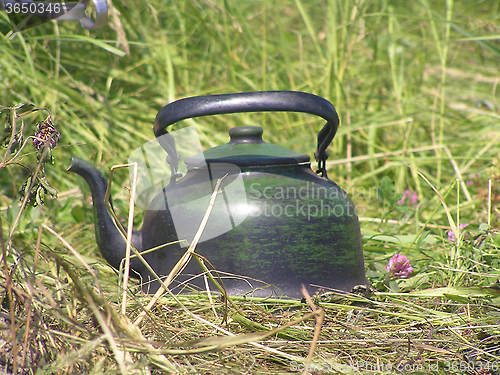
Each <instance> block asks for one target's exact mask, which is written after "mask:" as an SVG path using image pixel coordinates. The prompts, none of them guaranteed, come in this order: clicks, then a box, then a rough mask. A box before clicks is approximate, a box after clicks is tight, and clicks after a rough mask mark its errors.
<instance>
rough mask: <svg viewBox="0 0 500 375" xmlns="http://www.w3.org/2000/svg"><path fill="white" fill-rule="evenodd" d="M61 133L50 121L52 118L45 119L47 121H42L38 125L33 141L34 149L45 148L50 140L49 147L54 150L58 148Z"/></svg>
mask: <svg viewBox="0 0 500 375" xmlns="http://www.w3.org/2000/svg"><path fill="white" fill-rule="evenodd" d="M60 136H61V133H59V132H58V131H57V130H56V129H55V128H54V125H53V124H52V121H50V118H47V119H45V121H41V122H39V123H38V126H37V127H36V132H35V139H33V147H35V148H36V149H37V150H40V148H42V147H43V145H44V144H45V142H46V141H47V140H48V139H49V138H50V144H49V147H50V148H51V149H53V148H54V147H55V146H56V143H57V141H58V140H59V137H60Z"/></svg>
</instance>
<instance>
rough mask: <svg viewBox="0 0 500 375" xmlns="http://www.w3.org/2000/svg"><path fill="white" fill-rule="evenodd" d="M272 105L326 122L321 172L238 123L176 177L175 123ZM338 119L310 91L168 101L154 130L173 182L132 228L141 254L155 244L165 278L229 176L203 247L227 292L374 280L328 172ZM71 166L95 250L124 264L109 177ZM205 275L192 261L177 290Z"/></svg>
mask: <svg viewBox="0 0 500 375" xmlns="http://www.w3.org/2000/svg"><path fill="white" fill-rule="evenodd" d="M269 111H292V112H303V113H309V114H313V115H317V116H320V117H322V118H323V119H324V120H326V124H325V125H324V127H323V128H322V129H321V131H320V132H319V134H318V147H317V150H316V152H315V158H316V160H317V162H318V171H316V172H314V171H313V170H312V169H311V163H310V159H309V156H307V155H301V154H298V153H296V152H294V151H290V150H287V149H285V148H283V147H281V146H278V145H273V144H269V143H266V142H265V141H264V140H263V139H262V134H263V129H262V128H261V127H257V126H241V127H236V128H233V129H231V130H230V131H229V136H230V140H229V142H228V143H227V144H225V145H222V146H218V147H215V148H212V149H210V150H208V151H206V152H204V153H202V154H199V155H195V156H190V157H188V158H186V159H185V160H184V163H185V164H186V165H187V170H188V171H187V173H186V175H185V176H184V177H182V178H180V179H179V177H180V176H179V174H178V173H177V169H178V163H179V157H178V153H177V148H176V144H175V139H174V137H172V136H171V134H170V133H169V132H168V131H167V128H168V126H170V125H172V124H174V123H176V122H179V121H181V120H185V119H188V118H193V117H199V116H208V115H217V114H228V113H238V112H269ZM338 125H339V118H338V115H337V112H336V111H335V108H334V107H333V105H332V104H331V103H330V102H329V101H327V100H325V99H323V98H321V97H318V96H315V95H312V94H308V93H303V92H293V91H268V92H249V93H237V94H228V95H213V96H200V97H191V98H186V99H181V100H178V101H175V102H173V103H170V104H168V105H166V106H165V107H163V108H162V109H161V110H160V112H159V113H158V115H157V116H156V121H155V124H154V133H155V136H156V137H157V140H158V142H159V143H160V144H161V146H162V147H163V149H164V150H165V151H166V152H167V153H168V158H167V160H168V163H169V164H170V169H171V172H172V173H171V179H170V182H169V183H168V185H167V186H165V187H164V188H163V189H162V190H161V192H160V193H159V194H158V195H157V196H156V197H155V198H153V199H152V201H151V202H150V204H149V206H148V209H147V212H146V213H145V217H144V224H143V227H142V229H141V230H140V231H134V232H133V237H132V243H133V245H134V246H135V248H136V249H137V250H139V251H141V252H144V251H146V250H148V249H153V248H156V250H154V251H151V252H145V254H144V258H145V259H146V261H147V262H148V263H149V265H150V266H151V267H152V269H153V270H154V271H155V272H156V273H157V275H159V276H161V277H164V276H166V275H168V274H169V272H170V271H171V269H172V268H173V266H174V265H175V264H176V263H177V262H178V260H179V259H180V258H181V257H182V255H183V254H184V253H185V251H186V247H185V246H183V245H182V244H180V243H178V242H177V243H175V244H171V245H166V244H170V243H172V242H175V241H177V240H182V239H186V240H187V241H191V240H192V238H193V236H194V234H195V232H196V230H197V229H198V227H199V225H200V222H201V218H202V217H203V215H204V214H205V212H206V210H207V206H208V201H209V198H210V195H211V194H212V191H213V189H214V186H215V181H216V180H218V179H220V178H222V177H224V176H225V178H224V179H223V180H222V183H221V188H220V194H219V196H218V197H217V199H216V204H215V205H214V208H213V210H212V214H211V216H210V218H209V220H208V223H207V225H206V227H205V229H204V233H203V236H202V238H201V239H200V242H199V243H198V245H197V248H196V252H197V253H198V254H200V255H202V256H203V257H204V258H205V259H206V260H207V261H208V263H207V264H210V265H212V266H213V268H214V269H215V270H217V275H218V277H220V280H221V281H222V282H223V285H224V287H225V290H226V292H227V293H228V294H229V295H240V294H249V293H251V294H252V295H253V296H257V297H267V296H272V295H274V296H284V297H289V298H299V297H301V292H300V286H301V284H304V285H306V287H307V288H308V290H309V292H310V293H315V292H316V291H318V290H319V289H321V288H323V289H324V290H331V289H335V290H342V291H350V290H351V289H352V288H353V287H355V286H357V285H366V286H367V285H368V281H367V280H366V277H365V269H364V260H363V249H362V243H361V232H360V227H359V221H358V217H357V215H356V208H355V206H354V204H353V202H352V201H351V199H350V198H349V196H348V195H347V193H346V192H345V191H344V190H342V189H341V188H340V187H339V186H338V185H337V184H336V183H335V182H333V181H331V180H329V179H328V178H327V174H326V165H325V163H326V159H327V157H328V154H327V152H326V148H327V147H328V145H329V144H330V142H331V141H332V139H333V138H334V136H335V133H336V132H337V128H338ZM69 170H70V171H72V172H75V173H77V174H79V175H81V176H82V177H83V178H84V179H85V180H86V181H87V183H88V184H89V186H90V189H91V192H92V196H93V205H94V217H95V229H96V240H97V244H98V247H99V249H100V251H101V253H102V255H103V256H104V258H105V259H106V260H107V261H108V262H109V263H110V264H111V265H112V266H113V267H115V268H118V267H119V265H120V262H121V261H122V259H123V258H124V255H125V247H126V244H125V240H124V239H123V236H122V235H121V233H120V232H119V230H118V229H117V228H116V226H115V224H114V222H113V220H112V219H111V217H110V216H109V214H108V212H107V210H106V208H105V204H104V195H105V190H106V186H107V183H106V179H105V178H104V177H103V175H102V174H101V173H100V172H99V171H98V170H97V169H96V168H95V167H94V166H92V165H90V164H89V163H87V162H85V161H83V160H81V159H78V158H76V157H73V160H72V165H71V167H70V168H69ZM131 270H132V271H133V272H132V274H135V275H137V276H139V277H140V278H141V279H142V282H143V290H144V291H145V292H155V291H156V290H157V289H158V287H159V285H158V284H159V283H158V282H157V281H156V280H155V278H153V277H152V275H151V274H150V273H149V271H148V270H147V268H146V267H145V266H144V264H143V263H142V262H140V261H139V260H138V259H137V258H134V259H133V261H132V262H131ZM201 274H202V270H201V268H200V267H199V265H198V263H197V262H195V261H194V260H191V262H190V263H189V264H188V265H187V267H186V268H185V269H184V270H183V273H182V275H181V276H180V277H178V278H177V279H176V280H175V281H174V284H172V285H171V287H172V288H174V289H177V288H180V289H178V290H182V291H186V290H191V291H192V290H203V289H204V288H205V283H204V280H203V277H201V276H200V275H201ZM212 287H213V286H212Z"/></svg>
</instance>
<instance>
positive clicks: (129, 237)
mask: <svg viewBox="0 0 500 375" xmlns="http://www.w3.org/2000/svg"><path fill="white" fill-rule="evenodd" d="M132 166H133V168H134V173H133V179H132V190H131V192H130V200H129V212H128V224H127V247H126V248H125V267H124V271H123V297H122V314H123V315H125V314H126V312H127V286H128V279H129V273H130V247H131V244H132V228H133V226H134V202H135V193H136V188H137V168H138V164H137V163H133V164H132ZM112 169H113V168H112Z"/></svg>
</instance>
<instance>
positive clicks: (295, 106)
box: [153, 91, 339, 177]
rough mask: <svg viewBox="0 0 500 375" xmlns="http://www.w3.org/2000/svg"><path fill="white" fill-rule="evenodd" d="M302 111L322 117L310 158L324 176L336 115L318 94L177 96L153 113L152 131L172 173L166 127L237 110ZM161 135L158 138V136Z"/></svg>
mask: <svg viewBox="0 0 500 375" xmlns="http://www.w3.org/2000/svg"><path fill="white" fill-rule="evenodd" d="M278 111H280V112H282V111H286V112H302V113H310V114H313V115H317V116H320V117H322V118H323V119H325V120H326V121H327V122H326V124H325V126H324V127H323V128H322V129H321V130H320V132H319V133H318V148H317V149H316V152H315V153H314V157H315V158H316V161H317V162H318V168H319V170H318V171H317V173H321V176H323V177H327V176H326V159H327V158H328V153H327V152H326V148H327V147H328V145H329V144H330V142H331V141H332V140H333V138H334V137H335V134H336V133H337V129H338V127H339V116H338V114H337V111H336V110H335V108H334V107H333V105H332V103H330V102H329V101H328V100H326V99H324V98H321V97H319V96H316V95H313V94H308V93H305V92H298V91H258V92H244V93H236V94H225V95H208V96H195V97H191V98H185V99H180V100H177V101H175V102H172V103H170V104H167V105H166V106H165V107H163V108H162V109H161V110H160V112H158V115H157V116H156V120H155V124H154V128H153V129H154V134H155V136H156V137H157V138H158V141H159V143H160V144H161V146H162V147H163V149H164V150H165V151H166V152H167V154H169V157H168V159H167V160H168V162H169V163H170V165H171V168H172V172H173V173H172V175H174V173H176V172H177V165H178V161H179V157H178V155H177V151H176V147H175V142H174V140H173V137H168V136H167V137H162V136H165V135H167V134H168V131H167V127H168V126H170V125H172V124H174V123H176V122H179V121H182V120H185V119H188V118H192V117H201V116H210V115H220V114H228V113H240V112H278ZM160 137H161V138H160Z"/></svg>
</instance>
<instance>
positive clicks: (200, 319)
mask: <svg viewBox="0 0 500 375" xmlns="http://www.w3.org/2000/svg"><path fill="white" fill-rule="evenodd" d="M499 3H500V2H499V1H495V0H489V1H475V2H467V1H453V0H447V1H446V2H438V3H436V2H430V1H425V0H422V1H418V2H409V3H408V2H396V1H382V2H370V1H366V0H356V1H355V0H338V1H333V0H325V1H321V2H320V1H305V0H295V1H285V2H283V1H281V2H278V1H275V0H268V1H252V2H234V1H233V2H227V1H226V2H222V1H215V2H214V1H191V2H180V3H179V2H160V1H149V2H148V4H146V3H143V2H142V3H141V2H138V3H136V2H128V3H124V2H118V1H114V2H113V7H112V9H111V13H110V19H109V26H107V27H105V28H103V29H101V30H98V31H86V30H84V29H82V28H81V27H80V25H79V24H78V23H59V24H57V23H53V22H51V23H47V24H44V25H41V26H39V27H36V28H33V29H30V30H27V31H25V32H23V33H22V34H16V35H15V36H13V35H10V34H9V33H8V32H7V31H6V32H4V33H3V34H0V66H1V68H2V75H1V78H0V98H1V100H0V101H1V103H0V104H2V105H3V106H5V107H9V108H10V109H9V110H6V109H5V108H4V110H3V112H2V121H3V123H2V125H1V126H2V128H0V130H1V131H2V132H3V128H4V127H6V126H7V121H6V120H4V118H5V117H4V116H5V115H7V114H8V115H9V116H10V119H14V118H16V129H20V126H21V120H23V121H24V127H23V135H24V140H25V141H26V140H27V139H28V137H29V136H34V134H35V127H36V124H37V123H38V122H39V121H42V120H44V119H45V118H46V116H47V115H48V112H47V111H45V110H42V111H36V112H27V109H28V108H27V107H23V108H19V106H15V104H16V103H33V104H34V105H35V106H36V108H47V109H49V110H50V113H51V115H52V121H53V123H54V126H55V128H56V129H57V130H58V131H59V132H60V133H61V138H60V140H59V142H58V144H57V147H56V148H55V149H54V150H53V152H52V156H53V157H54V160H55V164H53V165H52V164H50V163H49V160H46V162H45V163H40V162H39V159H40V156H41V154H40V152H41V151H37V150H35V149H34V148H33V147H32V146H31V139H30V140H28V141H26V143H25V147H24V148H22V149H20V152H19V154H17V155H16V154H11V153H9V149H8V148H4V149H2V154H1V155H0V157H1V158H2V164H1V165H0V219H1V231H0V234H2V241H0V243H1V247H2V263H1V264H2V266H1V268H2V273H1V276H0V285H1V292H0V296H1V297H2V301H3V302H2V304H1V309H0V337H1V340H0V365H1V369H2V370H1V371H3V372H5V373H26V374H35V373H36V374H45V373H47V374H52V373H61V374H72V373H75V374H80V373H89V374H94V373H95V374H97V373H106V374H114V373H128V374H135V373H141V374H142V373H144V374H146V373H256V374H257V373H266V374H267V373H287V372H297V371H300V372H304V370H308V368H307V365H310V367H309V369H310V370H311V372H313V373H314V372H316V373H319V370H323V371H324V372H332V373H369V374H393V373H399V372H402V373H412V374H419V373H420V374H429V373H432V374H464V373H471V374H472V373H474V372H473V371H472V368H473V367H474V368H475V370H478V367H479V365H480V364H489V365H490V369H488V371H489V372H490V373H492V374H495V373H498V372H499V371H498V368H497V366H498V360H499V357H500V351H499V348H500V347H499V345H500V341H499V339H498V338H499V334H500V332H499V330H498V322H499V319H500V314H499V306H500V291H499V286H498V279H499V278H500V267H499V246H500V237H499V235H498V227H499V218H500V212H499V211H498V208H497V205H498V202H499V199H500V197H499V193H498V192H499V191H500V190H499V188H498V178H499V176H500V158H499V155H498V147H497V144H498V140H499V139H500V132H499V130H498V120H499V117H500V115H499V109H500V103H499V99H498V89H497V86H498V83H499V80H500V78H499V76H498V58H499V56H500V44H499V41H498V40H499V38H500V36H499V35H500V21H499V19H498V17H499V16H498V9H499ZM7 22H8V21H7V18H6V13H5V12H0V26H1V27H0V30H8V24H7ZM2 32H3V31H2ZM253 90H300V91H306V92H310V93H313V94H317V95H320V96H323V97H325V98H327V99H328V100H330V101H331V102H332V103H333V104H334V106H335V107H336V108H337V110H338V112H339V115H340V118H341V121H342V125H341V127H340V129H339V132H338V134H337V136H336V138H335V140H334V142H333V143H332V145H331V147H330V149H329V153H330V158H329V160H328V162H327V166H328V170H329V176H330V178H331V179H332V180H334V181H335V182H337V183H338V184H339V185H340V186H342V187H343V188H344V189H345V190H347V191H348V192H349V194H350V195H351V197H352V198H353V200H354V201H355V203H356V204H357V205H359V207H360V208H361V209H362V212H360V213H361V215H360V216H361V229H362V232H363V237H364V244H363V245H364V251H365V265H366V272H367V276H368V277H369V279H370V282H371V284H372V286H373V288H374V292H373V293H368V294H348V295H336V294H334V293H327V294H325V295H322V296H319V295H317V296H312V302H313V303H312V302H311V303H307V302H304V303H303V302H301V301H269V300H266V301H262V300H253V301H251V300H248V299H243V298H232V299H231V300H230V301H222V300H219V299H210V298H208V296H206V295H202V294H200V295H196V296H186V295H181V296H172V295H168V294H167V295H165V296H163V297H161V298H160V299H159V300H158V301H157V302H156V304H154V306H153V307H152V309H151V310H150V311H148V313H147V314H146V317H145V319H144V320H143V321H142V323H141V324H140V325H138V326H136V325H134V324H133V322H134V320H135V319H136V318H137V316H138V315H139V314H140V313H141V312H142V311H144V307H145V306H146V305H147V304H148V303H149V302H150V300H151V296H147V295H143V294H142V293H141V292H139V290H138V286H137V285H136V284H135V282H134V281H133V280H131V281H130V282H129V283H128V292H127V305H126V315H125V316H123V315H121V308H122V306H121V301H122V290H121V287H120V285H119V280H120V275H119V274H118V273H117V272H116V271H114V270H112V269H111V268H110V267H109V266H107V265H106V264H105V262H104V261H103V260H102V258H101V257H100V255H99V254H98V250H97V248H96V246H95V239H94V233H93V225H92V211H91V204H90V197H89V191H88V188H87V187H86V186H85V185H84V184H83V183H82V181H81V180H78V179H75V177H74V176H73V175H71V174H69V173H67V172H66V171H65V169H66V168H67V167H68V166H69V164H70V155H71V154H74V155H76V156H79V157H82V158H84V159H87V160H89V161H91V162H92V163H94V164H95V165H97V166H98V167H99V168H100V169H101V170H103V171H109V169H110V168H111V167H112V166H113V165H117V164H122V163H125V162H126V161H127V159H128V157H129V155H130V154H131V153H132V151H133V150H134V149H135V148H137V147H138V146H139V145H141V144H142V143H144V142H147V141H149V140H151V139H152V138H153V132H152V126H153V122H154V118H155V115H156V113H157V112H158V110H159V109H160V108H161V107H162V106H163V105H165V104H167V103H169V102H171V101H173V100H175V99H178V98H182V97H187V96H194V95H205V94H223V93H230V92H239V91H253ZM30 108H31V107H30ZM15 115H18V117H16V116H15ZM10 123H11V124H12V123H13V121H12V120H10ZM191 123H192V124H196V125H197V130H198V133H199V135H200V140H201V142H202V144H203V146H204V147H205V148H209V147H213V146H215V145H219V144H223V143H225V142H227V131H228V129H230V128H231V127H233V126H237V125H241V124H248V125H255V124H263V128H264V137H265V139H266V140H267V141H269V142H272V143H276V144H281V145H284V146H285V147H287V148H290V149H293V150H295V151H297V152H301V153H307V154H309V155H310V156H311V157H312V155H313V151H314V149H315V141H316V134H317V132H318V131H319V129H320V127H321V124H320V123H318V121H317V119H316V118H313V117H311V116H305V115H296V114H282V113H279V114H273V115H269V114H265V115H263V114H262V115H260V114H256V115H254V114H244V115H231V116H226V117H220V116H216V117H210V118H199V119H195V120H193V121H192V122H191ZM3 134H4V135H5V134H6V135H8V137H7V138H6V146H9V145H12V142H10V141H11V140H14V138H12V137H11V134H10V133H8V132H7V133H3ZM14 135H16V133H15V132H14ZM20 144H21V145H22V144H23V142H20ZM37 155H38V156H39V157H38V159H37ZM43 159H44V158H43V157H42V160H43ZM37 171H38V172H37ZM33 174H37V175H39V176H40V177H45V178H46V180H44V181H46V182H47V183H48V184H50V186H52V187H54V188H56V189H57V190H58V192H59V194H58V198H57V199H53V198H50V197H49V195H50V194H46V195H47V197H45V204H44V205H43V206H42V207H40V205H39V206H37V207H34V208H32V207H29V206H28V205H27V203H28V200H29V197H28V198H25V199H24V201H21V200H20V198H21V197H20V194H19V189H20V187H21V186H22V184H23V182H25V181H27V179H29V177H30V176H31V175H33ZM114 174H115V177H114V183H113V195H114V203H115V208H116V209H117V211H118V213H117V214H118V216H119V217H120V218H122V217H123V218H125V217H127V215H128V207H129V199H128V191H127V189H124V188H123V186H129V183H128V181H127V178H128V174H127V172H126V171H125V170H120V169H118V170H116V171H115V172H114ZM489 181H491V193H490V189H489ZM28 182H29V180H28ZM36 186H39V185H36ZM405 190H409V191H410V192H414V191H415V192H417V197H418V198H417V199H418V202H417V204H412V203H411V202H409V201H408V200H407V201H406V203H404V204H403V205H399V204H398V201H399V200H400V199H401V197H402V196H403V192H404V191H405ZM26 197H27V196H26ZM35 201H36V195H35ZM134 221H135V224H136V225H137V226H138V227H140V223H141V222H142V215H141V212H138V211H137V210H136V215H135V217H134ZM463 223H467V224H468V226H467V227H466V228H465V229H462V230H460V229H459V224H463ZM449 231H452V232H454V235H455V237H456V239H455V241H453V242H452V241H450V240H449V239H448V236H449ZM396 253H402V254H405V255H406V256H408V258H409V259H410V260H411V264H412V266H413V267H414V271H413V273H412V277H411V278H408V279H390V278H389V277H388V275H387V272H386V271H385V265H386V264H387V262H388V260H389V259H390V257H392V255H394V254H396ZM192 261H194V259H193V260H192ZM320 366H321V367H320ZM476 373H478V372H476Z"/></svg>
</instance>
